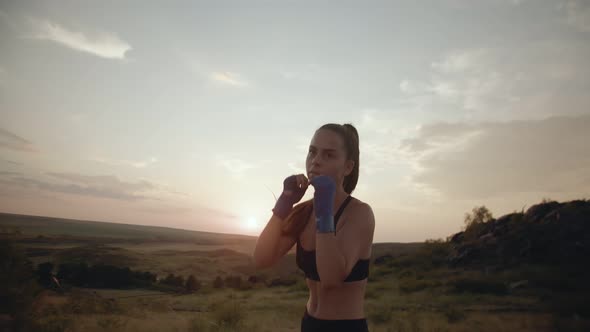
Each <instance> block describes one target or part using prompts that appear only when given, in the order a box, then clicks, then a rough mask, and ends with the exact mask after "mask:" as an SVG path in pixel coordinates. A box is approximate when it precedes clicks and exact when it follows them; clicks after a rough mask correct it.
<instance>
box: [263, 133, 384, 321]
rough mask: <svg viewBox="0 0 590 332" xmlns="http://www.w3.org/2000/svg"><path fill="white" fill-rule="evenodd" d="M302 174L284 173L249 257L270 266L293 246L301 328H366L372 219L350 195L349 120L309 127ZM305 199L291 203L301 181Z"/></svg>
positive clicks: (353, 163)
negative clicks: (300, 279)
mask: <svg viewBox="0 0 590 332" xmlns="http://www.w3.org/2000/svg"><path fill="white" fill-rule="evenodd" d="M305 165H306V171H307V177H306V176H305V175H304V174H297V175H291V176H289V177H287V178H286V179H285V180H284V182H283V192H282V193H281V195H280V197H279V199H278V200H277V201H276V204H275V206H274V208H273V209H272V211H273V215H272V217H271V218H270V220H269V221H268V223H267V225H266V226H265V228H264V230H263V231H262V233H261V234H260V236H259V238H258V240H257V242H256V248H255V249H254V260H255V262H256V266H257V267H258V268H266V267H270V266H273V265H274V264H275V263H277V261H278V260H279V259H280V258H281V257H283V256H284V255H285V254H286V253H287V252H289V250H290V249H291V248H292V247H293V245H295V244H296V245H297V251H296V261H297V266H298V267H299V268H300V269H301V270H302V271H303V272H304V273H305V280H306V283H307V286H308V288H309V299H308V301H307V304H306V308H305V312H304V313H303V317H302V319H301V331H302V332H311V331H342V332H345V331H350V332H367V331H368V325H367V320H366V315H365V312H364V295H365V287H366V285H367V277H368V275H369V262H370V257H371V246H372V243H373V233H374V230H375V216H374V214H373V210H372V209H371V207H370V206H369V204H367V203H365V202H362V201H361V200H359V199H358V198H355V197H352V195H351V194H352V191H353V190H354V188H355V187H356V184H357V181H358V177H359V137H358V132H357V130H356V129H355V128H354V127H353V126H352V125H351V124H344V125H340V124H333V123H329V124H325V125H323V126H321V127H320V128H319V129H317V130H316V132H315V134H314V136H313V138H312V140H311V143H310V146H309V151H308V154H307V158H306V163H305ZM310 184H311V185H312V186H313V187H314V195H313V199H310V200H307V201H304V202H301V203H300V204H297V205H296V206H294V205H295V204H296V203H298V202H299V201H300V200H301V198H302V197H303V195H304V194H305V192H306V190H307V188H308V186H309V185H310Z"/></svg>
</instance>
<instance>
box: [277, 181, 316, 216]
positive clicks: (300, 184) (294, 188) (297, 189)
mask: <svg viewBox="0 0 590 332" xmlns="http://www.w3.org/2000/svg"><path fill="white" fill-rule="evenodd" d="M307 187H309V181H308V180H307V178H306V177H305V175H304V174H296V175H291V176H289V177H287V178H286V179H285V180H284V181H283V192H282V193H281V196H279V199H277V202H276V204H275V207H274V208H273V209H272V211H273V212H274V214H275V215H277V216H278V217H279V218H281V219H283V220H284V219H285V218H287V216H288V215H289V213H291V210H293V205H295V204H296V203H297V202H299V201H300V200H301V198H302V197H303V195H305V192H306V191H307Z"/></svg>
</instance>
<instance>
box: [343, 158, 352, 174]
mask: <svg viewBox="0 0 590 332" xmlns="http://www.w3.org/2000/svg"><path fill="white" fill-rule="evenodd" d="M345 167H346V170H345V171H344V176H348V175H350V173H352V170H353V169H354V160H350V159H349V160H347V161H346V165H345Z"/></svg>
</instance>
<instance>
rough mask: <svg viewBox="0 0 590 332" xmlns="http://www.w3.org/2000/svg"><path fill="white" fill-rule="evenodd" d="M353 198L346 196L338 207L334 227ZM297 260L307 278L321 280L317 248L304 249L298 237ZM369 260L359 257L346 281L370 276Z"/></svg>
mask: <svg viewBox="0 0 590 332" xmlns="http://www.w3.org/2000/svg"><path fill="white" fill-rule="evenodd" d="M351 198H352V196H351V195H348V197H346V199H345V200H344V202H343V203H342V205H341V206H340V208H339V209H338V212H336V215H335V216H334V229H336V225H337V224H338V218H340V215H341V214H342V211H344V208H345V207H346V205H347V204H348V202H349V201H350V199H351ZM295 260H296V262H297V266H298V267H299V268H300V269H301V270H303V272H304V273H305V277H306V278H308V279H311V280H316V281H320V276H319V274H318V270H317V265H316V260H315V250H305V249H303V247H302V246H301V244H300V243H299V238H297V254H296V258H295ZM369 262H370V259H359V260H358V261H357V262H356V264H355V266H354V267H353V268H352V270H351V271H350V274H349V275H348V277H346V279H344V281H345V282H349V281H357V280H363V279H365V278H367V277H368V276H369Z"/></svg>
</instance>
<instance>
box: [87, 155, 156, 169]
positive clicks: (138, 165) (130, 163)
mask: <svg viewBox="0 0 590 332" xmlns="http://www.w3.org/2000/svg"><path fill="white" fill-rule="evenodd" d="M90 160H92V161H95V162H98V163H101V164H105V165H111V166H129V167H135V168H145V167H148V166H150V165H152V164H154V163H156V162H158V159H157V158H156V157H151V158H149V159H147V160H142V161H133V160H116V159H109V158H100V157H95V158H90Z"/></svg>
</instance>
